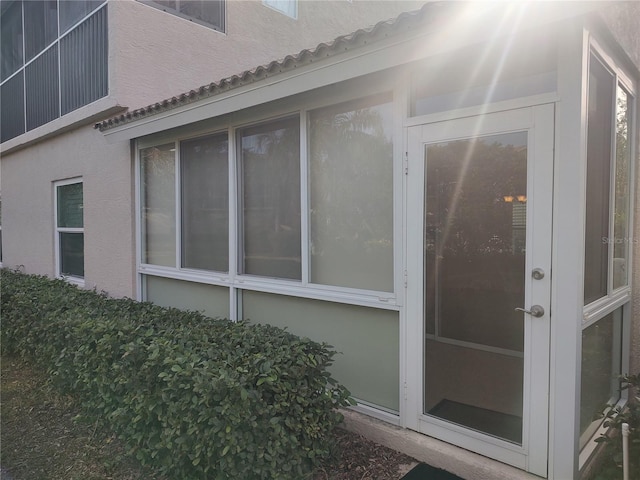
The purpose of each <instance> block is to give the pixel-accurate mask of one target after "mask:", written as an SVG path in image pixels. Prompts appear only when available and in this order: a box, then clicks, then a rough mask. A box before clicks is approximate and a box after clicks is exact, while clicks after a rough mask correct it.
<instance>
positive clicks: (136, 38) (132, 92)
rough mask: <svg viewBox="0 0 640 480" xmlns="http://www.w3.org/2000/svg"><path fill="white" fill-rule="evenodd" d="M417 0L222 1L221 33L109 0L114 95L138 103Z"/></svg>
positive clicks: (410, 6)
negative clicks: (292, 7) (283, 5)
mask: <svg viewBox="0 0 640 480" xmlns="http://www.w3.org/2000/svg"><path fill="white" fill-rule="evenodd" d="M423 3H424V2H423V1H415V0H403V1H393V2H389V1H380V0H378V1H356V2H347V1H344V0H335V1H324V0H312V1H300V2H298V18H297V19H293V18H290V17H288V16H286V15H283V14H282V13H280V12H277V11H275V10H273V9H271V8H268V7H266V6H264V5H263V4H262V2H261V1H260V0H250V1H228V2H227V14H226V17H227V26H226V33H220V32H217V31H214V30H212V29H209V28H207V27H205V26H202V25H199V24H196V23H190V22H189V21H187V20H184V19H181V18H178V17H175V16H173V15H168V14H166V13H164V12H162V11H160V10H158V9H155V8H153V7H149V6H148V5H144V4H141V3H139V2H136V1H133V0H129V1H119V2H110V4H109V8H110V9H111V17H110V21H111V25H112V27H111V28H112V31H111V37H110V38H111V53H110V55H111V59H112V69H113V71H112V77H111V78H112V82H113V83H112V85H113V95H114V96H116V98H117V100H118V104H119V105H122V106H126V107H128V108H138V107H141V106H144V105H148V104H151V103H154V102H157V101H158V100H159V99H164V98H170V97H171V96H173V95H176V94H179V93H182V92H185V91H189V90H190V89H196V88H198V87H200V86H201V85H206V84H209V83H211V82H214V81H218V80H220V79H222V78H225V77H228V76H230V75H234V74H239V73H241V72H243V71H244V70H247V69H252V68H254V67H256V66H258V65H262V64H266V63H268V62H271V61H272V60H274V59H277V58H282V57H284V56H286V55H289V54H293V53H297V52H299V51H301V50H303V49H306V48H313V47H315V46H317V45H318V44H319V43H321V42H329V41H331V40H332V39H333V38H335V37H337V36H338V35H343V34H345V33H347V32H352V31H354V30H356V29H358V28H363V27H366V26H369V25H372V24H374V23H376V22H378V21H380V20H385V19H388V18H392V17H394V16H397V15H398V14H399V13H400V12H403V11H410V10H414V9H416V8H419V7H420V5H422V4H423Z"/></svg>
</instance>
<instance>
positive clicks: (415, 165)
mask: <svg viewBox="0 0 640 480" xmlns="http://www.w3.org/2000/svg"><path fill="white" fill-rule="evenodd" d="M515 131H527V132H528V155H527V228H526V242H527V250H526V270H525V271H526V272H528V273H530V272H531V271H532V270H533V269H534V268H542V269H543V270H544V272H545V277H544V278H543V279H542V280H533V279H532V277H531V276H530V275H529V274H527V276H526V279H525V292H526V293H525V305H523V307H526V308H528V307H530V306H531V305H533V304H538V305H542V306H543V307H544V309H545V314H544V316H543V317H541V318H534V317H532V316H530V315H528V314H523V318H524V320H523V321H524V322H525V329H524V330H525V338H524V351H525V355H524V387H523V388H524V392H523V403H524V405H523V441H522V446H519V445H515V444H513V443H510V442H508V441H504V440H501V439H498V438H494V437H492V436H490V435H485V434H482V433H479V432H475V431H472V430H469V429H465V428H463V427H459V426H457V425H454V424H451V423H449V422H445V421H442V420H440V419H437V418H434V417H430V416H426V415H423V413H422V408H423V392H424V372H423V368H424V352H423V348H424V340H423V339H424V338H425V334H424V320H423V301H424V300H423V292H424V276H423V265H424V251H423V219H424V197H423V195H424V189H425V185H424V166H425V162H424V152H425V144H429V143H435V142H445V141H450V140H456V139H465V138H469V137H474V136H480V135H491V134H500V133H508V132H515ZM553 145H554V106H553V105H552V104H547V105H540V106H533V107H526V108H520V109H516V110H509V111H503V112H497V113H490V114H485V115H479V116H473V117H466V118H460V119H456V120H447V121H441V122H436V123H430V124H424V125H417V126H413V127H409V129H408V157H409V159H408V162H409V168H408V181H407V219H408V222H407V262H406V272H407V307H406V308H407V310H406V313H407V323H406V324H407V330H406V332H407V333H406V335H407V337H406V340H407V357H406V365H407V395H406V404H405V406H406V409H405V412H406V416H405V418H406V425H407V427H408V428H410V429H413V430H417V431H420V432H422V433H426V434H428V435H431V436H434V437H437V438H440V439H442V440H444V441H446V442H449V443H453V444H456V445H458V446H460V447H463V448H466V449H468V450H471V451H475V452H477V453H480V454H482V455H485V456H488V457H491V458H494V459H496V460H498V461H502V462H504V463H507V464H510V465H513V466H516V467H518V468H521V469H523V470H526V471H529V472H531V473H534V474H536V475H539V476H542V477H546V476H547V459H548V435H549V428H548V424H549V422H548V416H549V340H550V339H549V334H550V318H551V305H550V293H551V244H552V203H553V202H552V198H553Z"/></svg>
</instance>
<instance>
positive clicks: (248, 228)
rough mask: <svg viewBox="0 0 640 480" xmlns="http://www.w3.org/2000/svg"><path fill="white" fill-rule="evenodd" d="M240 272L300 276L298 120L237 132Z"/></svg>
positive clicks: (282, 121) (293, 118)
mask: <svg viewBox="0 0 640 480" xmlns="http://www.w3.org/2000/svg"><path fill="white" fill-rule="evenodd" d="M238 151H239V152H240V162H239V163H240V174H239V179H240V181H241V184H240V188H239V191H240V192H241V193H240V195H241V198H240V201H241V204H242V207H241V209H240V211H241V212H242V221H241V222H240V227H241V229H242V234H241V235H240V238H241V242H242V243H241V249H242V255H241V256H240V265H239V269H240V272H241V273H246V274H250V275H261V276H265V277H273V278H288V279H296V280H300V279H301V276H302V267H301V256H300V252H301V246H300V242H301V237H300V232H301V230H300V120H299V117H297V116H296V117H291V118H287V119H283V120H276V121H272V122H268V123H264V124H261V125H257V126H253V127H249V128H245V129H242V130H240V131H239V132H238Z"/></svg>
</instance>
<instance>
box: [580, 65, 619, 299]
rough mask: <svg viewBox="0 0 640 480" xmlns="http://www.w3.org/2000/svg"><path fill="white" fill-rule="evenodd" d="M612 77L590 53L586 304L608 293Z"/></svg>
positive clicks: (585, 267) (613, 86) (585, 263)
mask: <svg viewBox="0 0 640 480" xmlns="http://www.w3.org/2000/svg"><path fill="white" fill-rule="evenodd" d="M614 89H615V79H614V77H613V75H612V74H611V73H610V72H609V71H608V70H607V69H606V68H605V67H604V66H603V65H602V63H600V61H599V60H598V59H597V57H595V56H594V55H591V61H590V65H589V113H588V117H587V123H588V125H587V127H588V129H587V204H586V227H585V259H584V303H585V305H587V304H589V303H591V302H593V301H594V300H597V299H599V298H601V297H603V296H605V295H606V294H607V282H608V278H609V274H608V268H609V245H608V241H607V240H608V239H609V193H610V179H611V174H610V172H611V146H612V145H611V140H612V132H613V128H612V124H611V122H612V118H611V117H612V115H613V98H614Z"/></svg>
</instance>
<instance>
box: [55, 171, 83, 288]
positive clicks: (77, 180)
mask: <svg viewBox="0 0 640 480" xmlns="http://www.w3.org/2000/svg"><path fill="white" fill-rule="evenodd" d="M77 183H79V184H81V185H82V187H83V206H84V181H83V178H82V177H75V178H69V179H65V180H57V181H54V182H53V232H54V233H53V248H54V265H55V277H56V278H62V279H64V280H66V281H67V282H69V283H73V284H75V285H78V286H80V287H84V285H85V279H84V277H78V276H75V275H64V274H63V273H61V272H60V268H61V259H60V234H61V233H81V234H83V237H84V208H83V215H82V216H83V222H82V224H83V227H59V226H58V188H59V187H63V186H65V185H75V184H77ZM83 241H84V240H83ZM82 256H83V270H84V252H83V255H82Z"/></svg>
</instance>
